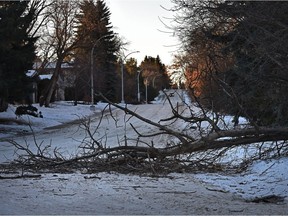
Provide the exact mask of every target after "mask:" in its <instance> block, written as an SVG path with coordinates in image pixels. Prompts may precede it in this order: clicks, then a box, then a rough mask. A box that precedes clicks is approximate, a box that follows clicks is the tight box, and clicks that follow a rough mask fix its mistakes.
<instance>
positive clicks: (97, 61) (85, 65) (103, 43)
mask: <svg viewBox="0 0 288 216" xmlns="http://www.w3.org/2000/svg"><path fill="white" fill-rule="evenodd" d="M110 15H111V14H110V11H109V8H108V7H107V6H106V4H105V2H104V1H103V0H97V2H96V3H95V2H94V1H93V0H86V1H84V2H82V3H81V4H80V14H79V16H78V27H77V28H78V31H77V37H78V38H82V39H81V43H80V44H79V45H78V46H79V48H78V49H77V50H76V53H75V66H76V67H77V70H78V71H80V72H79V74H78V78H77V80H76V88H77V89H78V90H79V91H78V94H79V95H78V98H77V99H83V98H89V97H90V96H91V93H90V88H91V84H90V83H91V79H90V77H91V76H90V73H91V52H92V50H93V53H92V56H93V66H94V67H93V77H94V89H95V92H96V91H98V92H102V93H103V94H105V95H106V96H107V97H108V98H109V99H111V100H115V99H116V89H117V86H116V80H117V74H116V55H115V53H116V52H117V51H118V50H119V44H118V38H117V37H116V35H115V33H114V32H113V30H112V25H111V23H110ZM93 47H94V48H93Z"/></svg>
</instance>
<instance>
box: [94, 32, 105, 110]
mask: <svg viewBox="0 0 288 216" xmlns="http://www.w3.org/2000/svg"><path fill="white" fill-rule="evenodd" d="M107 36H108V35H104V36H102V37H100V38H99V39H98V40H97V41H96V42H95V43H94V44H93V47H92V49H91V55H90V64H91V73H90V78H91V106H90V109H91V110H92V111H95V106H94V76H93V66H94V65H93V63H94V62H93V54H94V49H95V47H96V45H97V44H98V43H99V41H100V40H102V39H103V38H105V37H107Z"/></svg>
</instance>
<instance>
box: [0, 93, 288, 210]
mask: <svg viewBox="0 0 288 216" xmlns="http://www.w3.org/2000/svg"><path fill="white" fill-rule="evenodd" d="M178 93H179V96H183V97H178V96H177V94H175V95H176V96H175V97H173V98H171V100H172V102H173V103H175V102H181V101H182V100H187V98H186V97H185V94H182V92H180V91H178ZM35 106H36V107H37V108H38V109H39V110H40V111H41V112H42V114H43V118H35V117H32V116H22V117H20V118H17V119H16V116H15V114H14V111H15V109H16V107H15V106H9V108H8V111H7V112H3V113H0V162H1V163H5V162H7V161H11V160H13V158H14V157H15V155H14V147H13V146H11V144H9V143H8V142H7V141H6V139H13V140H15V141H17V142H19V143H22V144H29V145H31V149H32V150H33V148H34V147H33V145H32V144H30V143H32V142H33V140H34V138H35V140H36V141H37V142H43V145H45V144H47V145H48V144H51V145H52V146H54V147H57V148H60V150H61V152H62V153H63V155H67V156H69V155H75V154H77V153H78V152H79V148H78V146H79V145H83V140H85V139H86V138H87V134H86V133H85V130H83V129H82V128H81V127H79V122H80V119H83V118H88V117H89V118H91V120H92V122H94V123H95V122H96V125H97V121H99V119H100V116H101V111H102V110H103V109H104V107H106V104H105V103H99V104H97V106H96V110H95V111H91V110H90V106H89V105H81V104H79V105H77V106H73V103H69V102H57V103H53V104H52V107H51V108H45V107H39V106H38V105H35ZM128 107H129V108H130V109H132V110H134V111H137V113H139V114H141V115H143V116H145V117H146V118H149V119H151V120H153V121H156V122H157V121H159V120H160V119H163V118H167V117H169V116H170V115H171V110H170V108H169V106H168V105H167V101H166V100H165V98H164V97H162V96H160V97H158V98H157V99H156V101H154V103H153V104H143V105H129V106H128ZM113 115H114V118H116V119H119V121H117V124H116V126H115V122H113V121H112V120H111V118H109V115H108V114H107V116H106V117H105V118H104V119H102V121H103V122H102V125H103V126H102V127H101V128H100V129H99V130H100V132H99V134H96V135H97V136H99V140H100V139H101V133H105V134H106V136H105V139H104V138H103V142H104V141H105V142H106V143H107V145H118V144H119V143H121V142H123V141H124V139H123V136H124V132H125V134H126V136H129V137H130V138H131V139H132V138H133V136H134V137H135V135H136V134H135V132H134V131H133V130H132V129H131V128H129V127H128V126H127V125H126V124H125V121H127V120H128V119H129V117H128V116H127V117H126V116H125V115H124V114H123V112H122V111H119V110H117V109H113ZM123 119H124V120H123ZM129 121H131V122H132V123H133V125H134V126H135V127H136V128H137V129H139V130H141V132H151V130H152V131H153V128H152V127H151V126H149V125H146V124H143V123H141V122H138V120H137V119H129ZM29 125H31V128H32V130H33V132H34V134H35V137H33V135H32V132H31V128H30V126H29ZM178 127H179V130H181V129H183V128H181V127H184V126H183V125H178ZM167 139H169V137H158V138H157V139H156V140H153V141H154V143H160V145H161V144H162V145H164V143H167V141H168V140H167ZM287 167H288V158H280V159H277V160H276V159H274V160H269V161H258V162H255V163H254V164H253V165H252V166H250V167H249V168H248V169H247V171H246V172H245V173H241V174H237V175H236V174H233V175H224V174H221V173H213V174H207V173H197V174H188V173H183V174H179V173H172V174H169V175H168V176H163V177H149V176H135V175H123V174H117V173H98V174H93V175H91V174H89V175H88V174H81V173H73V174H53V173H51V174H41V177H39V178H26V179H13V180H11V179H0V194H1V196H0V214H82V215H83V214H177V215H179V214H204V215H207V214H218V215H219V214H229V215H231V214H237V215H239V214H240V215H243V214H258V215H260V214H261V215H263V214H282V215H283V214H284V215H285V214H288V168H287ZM0 176H1V174H0ZM270 195H277V196H281V197H285V199H284V201H283V200H281V202H273V203H265V202H259V203H254V202H249V200H252V199H255V198H257V197H258V198H260V197H266V196H270Z"/></svg>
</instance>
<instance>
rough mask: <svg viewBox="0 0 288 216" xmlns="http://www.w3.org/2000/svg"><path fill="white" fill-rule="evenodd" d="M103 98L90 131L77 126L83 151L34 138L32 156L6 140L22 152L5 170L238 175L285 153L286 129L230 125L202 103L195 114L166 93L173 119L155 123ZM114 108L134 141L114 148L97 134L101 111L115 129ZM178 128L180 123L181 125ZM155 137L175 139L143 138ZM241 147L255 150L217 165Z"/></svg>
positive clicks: (86, 125)
mask: <svg viewBox="0 0 288 216" xmlns="http://www.w3.org/2000/svg"><path fill="white" fill-rule="evenodd" d="M101 96H102V97H103V99H105V100H106V101H107V102H108V105H107V107H106V108H105V109H104V110H103V111H102V115H101V117H100V119H99V120H98V122H96V126H95V127H94V129H91V124H94V122H93V121H91V119H83V120H82V123H81V124H80V127H82V128H84V130H85V131H86V132H87V133H86V134H87V135H86V136H87V137H85V138H84V139H83V141H82V146H81V148H82V149H83V151H82V152H81V153H79V154H78V155H76V156H71V157H70V158H66V157H64V156H63V155H61V153H59V151H58V149H51V146H42V143H40V144H38V143H37V142H36V139H34V144H35V145H36V147H37V148H36V149H37V151H36V152H33V151H31V150H30V149H29V146H30V144H27V143H26V145H25V146H24V145H21V144H19V143H17V142H15V141H14V140H8V142H10V143H11V144H12V145H14V146H15V147H16V150H18V152H19V151H21V153H19V154H18V159H16V160H15V161H13V162H12V163H10V164H9V165H7V166H6V168H7V169H8V168H9V169H11V168H13V169H15V168H22V169H23V170H30V171H31V170H32V171H45V170H46V171H47V170H50V171H51V170H52V171H53V172H57V171H59V172H66V171H69V172H70V171H73V170H82V171H83V170H85V172H99V171H111V170H115V171H119V172H152V173H154V174H155V173H163V172H164V173H167V172H172V171H183V170H186V171H191V170H199V169H201V170H202V169H206V170H207V169H209V170H223V169H228V168H229V169H231V168H234V169H235V168H236V169H235V170H238V171H239V170H242V169H243V167H246V166H247V163H249V162H251V160H253V159H259V158H264V159H265V158H271V157H276V156H287V155H288V151H287V150H288V148H287V147H288V143H287V140H288V128H285V127H279V128H278V127H273V128H272V127H271V128H268V127H253V126H251V124H246V125H239V126H237V127H231V125H229V124H227V123H226V122H225V119H224V117H225V116H223V115H220V114H217V113H211V112H210V111H209V110H205V109H204V108H203V107H201V106H200V104H196V105H197V108H198V109H197V110H198V111H197V113H196V112H195V110H192V104H187V103H183V102H182V104H180V103H176V104H173V103H172V102H171V100H170V98H169V96H168V95H166V100H168V102H169V104H170V107H171V111H172V115H171V116H170V117H168V118H166V119H161V120H160V121H158V122H155V121H152V120H151V119H147V118H145V117H143V116H141V115H140V114H139V113H137V110H136V111H132V110H131V109H129V108H128V107H127V106H125V107H123V106H121V105H119V104H115V103H112V102H111V101H109V100H108V99H107V98H105V97H104V96H103V95H101ZM179 97H180V95H179ZM180 98H181V97H180ZM193 106H195V104H194V105H193ZM112 107H114V108H116V110H118V111H119V110H121V111H122V112H124V114H125V115H124V118H125V119H124V120H123V122H124V124H125V128H126V127H128V126H130V127H131V128H133V130H134V131H135V134H136V137H134V138H133V139H131V138H127V136H126V134H124V138H125V139H124V140H123V142H120V141H119V143H118V146H114V147H107V143H105V140H107V134H102V135H101V136H99V135H97V136H96V134H97V132H98V130H100V128H101V126H102V121H103V119H104V117H105V113H106V115H107V113H108V116H109V117H110V118H111V119H113V120H114V123H115V125H116V126H117V124H118V121H119V120H117V118H116V116H115V113H114V112H113V110H115V109H112ZM194 109H195V107H194ZM131 118H137V119H138V120H139V121H141V122H143V123H145V124H148V125H151V126H153V128H154V129H153V131H151V132H150V133H145V134H144V133H143V132H142V131H141V128H138V129H137V128H136V127H135V126H134V125H133V123H131V122H130V119H131ZM179 120H181V123H180V124H181V125H182V124H183V125H185V127H183V128H184V129H181V130H179V128H177V125H176V126H175V123H176V122H177V121H179ZM177 124H178V125H179V122H178V123H177ZM203 125H205V126H203ZM34 136H35V135H34ZM158 136H169V137H171V138H173V139H174V141H173V143H172V144H169V145H168V144H167V145H166V146H165V147H159V145H157V143H153V142H149V141H147V140H145V138H151V137H158ZM148 140H149V139H148ZM245 146H247V148H248V147H249V146H253V148H254V150H253V153H252V154H251V155H249V157H246V158H245V157H244V158H242V159H241V163H238V164H237V165H235V164H229V163H223V162H221V159H222V158H223V157H224V156H225V155H227V153H228V154H233V148H236V147H241V148H245ZM255 149H256V150H255ZM247 151H248V150H247ZM23 152H24V153H23ZM2 166H4V165H2Z"/></svg>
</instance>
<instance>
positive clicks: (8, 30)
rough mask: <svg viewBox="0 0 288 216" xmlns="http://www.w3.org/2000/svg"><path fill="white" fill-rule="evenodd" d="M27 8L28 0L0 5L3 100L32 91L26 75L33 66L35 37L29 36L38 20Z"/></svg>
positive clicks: (9, 99)
mask: <svg viewBox="0 0 288 216" xmlns="http://www.w3.org/2000/svg"><path fill="white" fill-rule="evenodd" d="M28 6H29V1H1V2H0V99H1V101H3V100H6V101H8V102H13V101H15V100H19V99H23V98H24V97H26V96H27V94H28V91H29V89H28V80H29V78H28V77H27V76H26V72H27V70H28V69H31V68H32V65H33V61H34V58H35V46H34V43H35V42H36V38H35V37H30V36H29V34H28V29H29V27H30V26H31V22H32V21H33V20H34V18H35V14H33V10H30V11H28ZM27 11H28V12H27Z"/></svg>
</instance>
